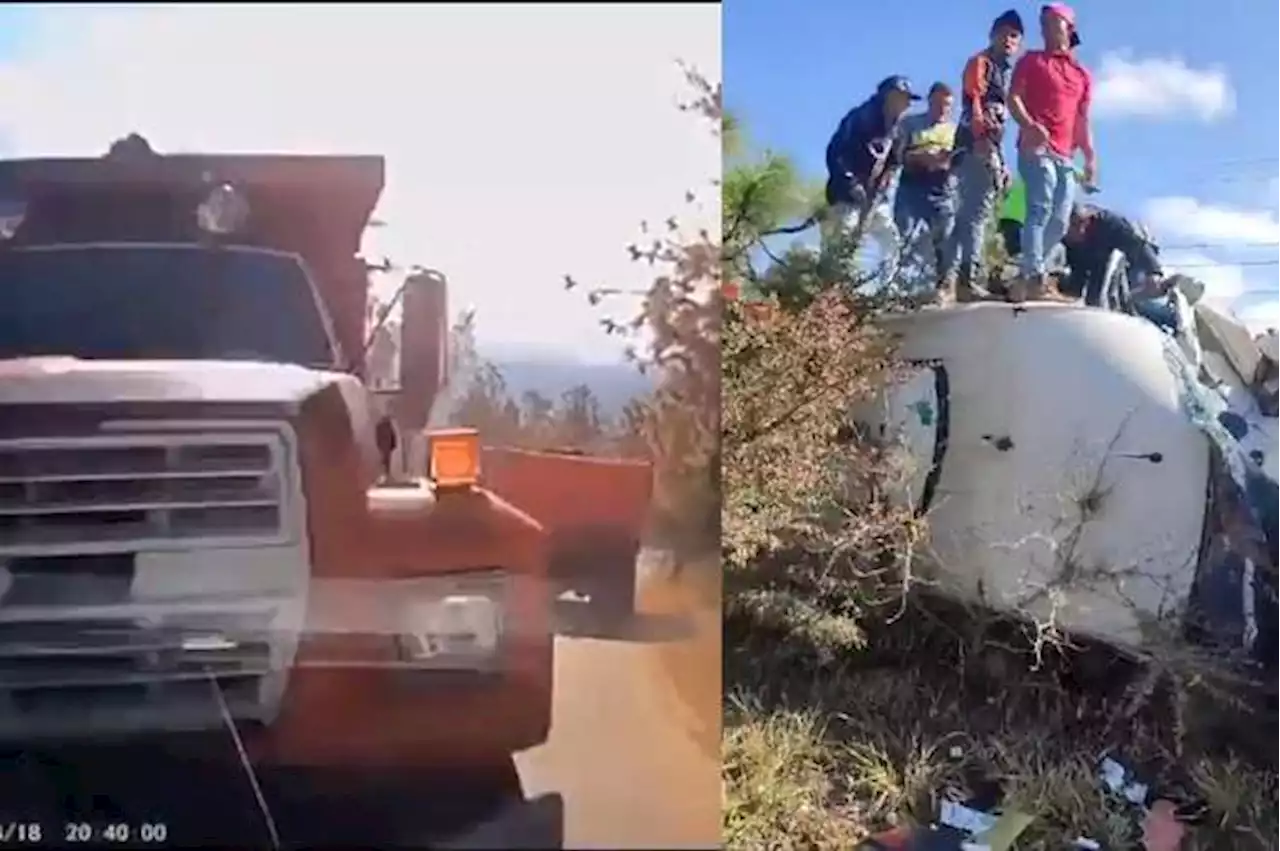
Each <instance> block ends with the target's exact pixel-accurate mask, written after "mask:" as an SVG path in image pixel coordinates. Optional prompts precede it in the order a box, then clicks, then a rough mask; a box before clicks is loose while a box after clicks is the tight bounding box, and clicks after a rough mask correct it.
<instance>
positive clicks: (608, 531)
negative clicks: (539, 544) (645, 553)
mask: <svg viewBox="0 0 1280 851" xmlns="http://www.w3.org/2000/svg"><path fill="white" fill-rule="evenodd" d="M639 551H640V543H639V541H637V540H636V539H635V538H634V537H633V536H632V535H630V534H628V533H627V532H626V531H625V530H623V529H618V528H614V527H609V526H594V527H588V528H579V529H567V530H564V531H561V532H559V533H558V534H557V535H556V538H555V539H554V540H553V543H552V548H551V570H552V574H553V575H554V576H556V577H557V579H558V581H559V582H561V583H562V584H563V585H565V586H566V587H570V588H573V589H574V590H575V591H580V592H582V593H585V594H587V595H588V596H589V597H590V598H591V603H590V608H591V612H592V616H591V617H592V620H593V621H596V620H602V621H604V624H602V625H603V626H606V627H613V626H615V625H618V622H619V621H625V620H627V619H629V618H630V617H631V616H632V615H633V614H634V613H635V608H636V556H637V554H638V553H639Z"/></svg>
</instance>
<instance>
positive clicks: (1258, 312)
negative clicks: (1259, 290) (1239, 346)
mask: <svg viewBox="0 0 1280 851" xmlns="http://www.w3.org/2000/svg"><path fill="white" fill-rule="evenodd" d="M1235 314H1236V316H1237V317H1238V318H1239V319H1240V321H1242V322H1243V323H1244V324H1245V326H1246V327H1248V329H1249V330H1250V331H1252V332H1253V333H1255V334H1260V333H1261V332H1263V331H1265V330H1267V329H1268V328H1280V299H1272V300H1270V301H1258V302H1254V303H1252V304H1248V305H1245V306H1242V307H1237V308H1235Z"/></svg>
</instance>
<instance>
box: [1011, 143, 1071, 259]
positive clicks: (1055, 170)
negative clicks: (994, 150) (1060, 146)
mask: <svg viewBox="0 0 1280 851" xmlns="http://www.w3.org/2000/svg"><path fill="white" fill-rule="evenodd" d="M1018 174H1019V175H1021V176H1022V182H1023V183H1024V184H1025V185H1026V187H1027V222H1026V224H1025V225H1023V227H1022V263H1021V271H1022V274H1023V275H1026V276H1036V275H1043V274H1044V271H1045V255H1046V253H1047V252H1048V251H1049V249H1051V248H1053V247H1054V246H1055V245H1057V244H1058V243H1059V242H1061V241H1062V237H1063V236H1065V235H1066V233H1067V224H1068V223H1069V222H1070V220H1071V205H1072V204H1073V203H1074V202H1075V198H1076V172H1075V166H1073V165H1072V163H1071V160H1069V159H1067V158H1065V157H1061V156H1059V155H1057V154H1054V153H1050V152H1043V153H1028V152H1026V151H1019V152H1018Z"/></svg>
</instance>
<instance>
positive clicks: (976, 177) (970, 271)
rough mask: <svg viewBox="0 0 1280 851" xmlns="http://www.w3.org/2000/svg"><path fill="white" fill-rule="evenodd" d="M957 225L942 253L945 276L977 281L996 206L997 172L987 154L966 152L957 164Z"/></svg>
mask: <svg viewBox="0 0 1280 851" xmlns="http://www.w3.org/2000/svg"><path fill="white" fill-rule="evenodd" d="M953 177H954V179H955V182H956V186H955V197H956V215H955V227H954V228H953V230H952V233H951V238H950V239H949V240H947V242H946V248H945V249H944V251H943V255H942V269H941V270H940V272H941V275H942V276H943V277H952V276H958V277H959V278H960V280H962V281H963V282H964V283H966V284H977V283H978V275H979V272H980V271H981V266H982V241H983V237H985V236H986V231H987V220H988V219H990V218H991V213H992V211H993V210H994V209H995V206H996V176H995V174H994V173H992V171H991V166H990V165H989V164H988V163H987V162H986V159H985V158H984V157H980V156H977V155H975V154H974V153H972V152H966V153H964V154H963V155H961V157H960V159H959V161H958V162H957V163H956V165H955V170H954V174H953Z"/></svg>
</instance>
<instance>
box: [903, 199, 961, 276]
mask: <svg viewBox="0 0 1280 851" xmlns="http://www.w3.org/2000/svg"><path fill="white" fill-rule="evenodd" d="M953 194H954V193H953V189H952V187H948V188H947V191H946V194H942V195H940V194H937V193H931V192H930V191H929V190H928V189H927V188H924V187H919V186H913V185H912V184H910V183H899V184H898V191H897V192H896V193H895V195H894V199H893V221H894V224H895V225H896V226H897V228H898V238H899V239H900V240H901V242H902V252H903V254H904V255H906V254H907V253H908V252H910V251H911V250H912V249H913V248H914V247H915V244H916V238H917V236H918V233H919V231H920V230H921V229H923V230H924V231H925V233H926V235H927V237H928V239H929V247H930V248H931V249H933V254H934V256H933V258H932V259H933V261H934V263H935V264H936V266H935V269H936V271H937V272H939V273H940V272H941V271H942V264H943V251H944V248H945V246H946V244H947V242H948V241H949V240H950V239H951V231H952V230H953V229H954V227H955V221H956V212H955V203H954V199H953V197H952V196H953ZM903 259H904V261H905V260H906V257H904V258H903Z"/></svg>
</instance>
